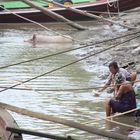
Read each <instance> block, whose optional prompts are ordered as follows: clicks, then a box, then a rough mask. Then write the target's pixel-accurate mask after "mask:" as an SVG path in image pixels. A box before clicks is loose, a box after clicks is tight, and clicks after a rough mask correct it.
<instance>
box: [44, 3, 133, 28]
mask: <svg viewBox="0 0 140 140" xmlns="http://www.w3.org/2000/svg"><path fill="white" fill-rule="evenodd" d="M44 1H46V2H50V3H53V4H54V5H57V6H59V7H62V8H65V9H67V10H70V11H73V12H75V13H77V14H81V15H84V16H87V17H90V18H94V19H99V20H104V21H107V22H110V23H113V24H117V25H120V26H122V27H125V28H128V29H136V27H130V26H127V25H124V24H121V23H117V22H115V21H113V20H110V19H106V18H103V17H101V16H97V15H95V14H91V13H88V12H87V11H82V10H79V9H76V8H72V7H71V6H65V5H63V4H60V3H58V2H54V1H53V0H44Z"/></svg>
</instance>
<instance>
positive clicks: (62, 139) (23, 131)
mask: <svg viewBox="0 0 140 140" xmlns="http://www.w3.org/2000/svg"><path fill="white" fill-rule="evenodd" d="M6 130H7V131H10V132H11V133H18V134H27V135H33V136H39V137H44V138H50V139H55V140H75V139H73V138H72V137H71V136H68V137H66V138H65V137H61V136H56V135H52V134H46V133H42V132H36V131H31V130H26V129H20V128H13V127H9V126H8V127H6Z"/></svg>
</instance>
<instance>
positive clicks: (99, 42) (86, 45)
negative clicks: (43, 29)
mask: <svg viewBox="0 0 140 140" xmlns="http://www.w3.org/2000/svg"><path fill="white" fill-rule="evenodd" d="M138 33H140V31H137V32H133V33H129V34H126V35H122V36H119V37H115V38H111V39H108V40H103V41H98V42H96V43H92V42H91V43H90V42H89V44H85V45H83V44H81V45H82V46H81V47H77V48H74V49H68V50H64V51H61V52H57V53H54V54H50V55H46V56H42V57H38V58H34V59H30V60H26V61H22V62H18V63H14V64H10V65H6V66H2V67H0V69H4V68H8V67H11V66H15V65H19V64H23V63H28V62H32V61H35V60H39V59H44V58H47V57H51V56H55V55H59V54H63V53H67V52H71V51H74V50H78V49H82V48H87V47H89V46H92V45H97V44H101V43H105V42H109V41H113V40H116V39H120V38H121V39H122V38H123V37H127V36H130V35H134V34H138Z"/></svg>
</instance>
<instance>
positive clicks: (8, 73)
mask: <svg viewBox="0 0 140 140" xmlns="http://www.w3.org/2000/svg"><path fill="white" fill-rule="evenodd" d="M35 31H36V30H35V29H34V28H30V29H28V28H25V27H24V30H22V29H21V30H17V29H1V31H0V42H1V47H0V52H1V54H0V66H1V67H2V66H6V65H9V64H14V63H18V62H22V61H26V60H30V59H34V58H39V57H43V56H47V55H49V54H53V53H57V52H59V51H63V50H66V49H72V48H74V47H76V44H41V45H37V46H36V47H33V46H32V44H30V43H27V42H24V40H26V39H29V38H30V37H31V36H32V34H33V33H34V32H35ZM38 32H40V33H41V34H43V33H44V34H45V33H46V32H45V31H43V30H40V31H39V30H38ZM88 32H89V33H88ZM88 32H87V31H85V33H84V32H83V33H81V36H80V37H81V38H85V40H86V39H88V36H85V34H86V35H87V34H90V35H91V34H93V36H94V34H95V33H94V32H93V31H92V32H90V31H88ZM64 34H65V32H64ZM71 34H73V36H75V37H76V36H77V35H76V34H78V33H76V32H75V34H74V32H73V33H71ZM82 35H83V36H82ZM96 38H97V37H96ZM76 39H77V40H79V39H80V38H78V36H77V38H76ZM83 42H84V40H83ZM83 51H87V50H83ZM80 52H82V50H79V51H76V53H80ZM78 59H79V58H78V57H77V56H76V55H75V53H74V52H70V53H64V54H60V55H55V56H51V57H46V58H44V59H39V60H36V61H31V62H28V63H23V64H20V65H15V66H11V67H7V68H4V69H0V86H1V87H2V86H3V87H9V86H11V85H15V84H17V83H19V82H22V81H26V80H28V79H30V78H33V77H35V76H38V75H42V74H44V73H46V74H44V75H43V76H41V77H39V78H37V79H34V80H31V81H29V82H27V83H24V84H21V85H20V86H18V87H17V88H24V89H30V90H17V89H15V90H13V89H9V90H6V91H4V92H1V93H0V101H1V102H5V103H8V104H12V105H15V106H18V107H22V108H26V109H29V110H32V111H36V112H41V113H45V114H48V115H54V116H57V117H62V118H65V119H70V120H74V121H77V122H80V123H85V122H87V123H88V122H89V124H90V125H91V126H93V127H97V128H105V127H106V125H105V121H94V119H97V118H102V117H105V112H104V109H103V106H102V103H103V102H104V100H105V98H106V96H104V95H102V96H101V97H94V96H93V94H92V92H91V90H87V91H61V90H63V89H72V88H77V89H78V88H79V89H80V88H84V87H85V88H86V87H91V86H92V87H94V86H97V85H99V83H101V82H103V81H100V79H99V78H98V76H99V75H101V74H102V73H103V71H104V70H103V69H105V68H106V67H103V66H102V68H101V69H100V70H99V67H98V64H97V63H95V64H92V70H90V71H88V70H87V69H88V68H87V66H86V65H85V62H84V61H81V62H78V63H76V64H73V65H70V66H68V67H65V68H63V69H59V70H56V71H54V72H52V73H48V72H50V71H52V70H54V69H56V68H59V67H62V66H64V65H67V64H69V63H71V62H73V61H76V60H78ZM97 67H98V69H97ZM47 73H48V74H47ZM38 90H40V91H38ZM51 90H52V91H51ZM57 90H60V91H57ZM12 114H13V116H14V118H15V119H16V121H17V123H18V124H19V126H20V127H21V128H25V129H31V130H34V131H40V132H45V133H52V134H57V135H61V136H67V135H71V136H73V137H74V138H76V139H80V140H85V139H88V140H91V139H92V140H93V139H97V140H98V139H99V140H101V139H103V140H105V139H106V138H103V137H100V136H96V135H93V134H89V133H86V132H83V131H79V130H76V129H73V128H69V127H66V126H62V125H59V124H54V123H52V122H46V121H42V120H38V119H35V118H30V117H27V116H22V115H19V114H16V113H12ZM91 122H92V123H91ZM24 139H26V140H28V139H29V140H31V139H38V137H33V136H26V135H25V136H24ZM42 139H43V138H42Z"/></svg>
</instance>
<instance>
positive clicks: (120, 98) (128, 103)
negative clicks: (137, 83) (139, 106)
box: [105, 73, 136, 116]
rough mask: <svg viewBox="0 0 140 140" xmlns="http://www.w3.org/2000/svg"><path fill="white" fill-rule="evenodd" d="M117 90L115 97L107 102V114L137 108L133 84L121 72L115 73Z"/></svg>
mask: <svg viewBox="0 0 140 140" xmlns="http://www.w3.org/2000/svg"><path fill="white" fill-rule="evenodd" d="M115 91H116V92H115V98H114V99H110V100H109V101H107V102H106V103H105V109H106V116H110V115H111V114H113V113H116V112H120V113H122V112H126V111H129V110H132V109H134V108H136V98H135V93H134V90H133V87H132V84H131V83H130V82H128V81H126V80H125V79H124V77H123V76H122V74H120V73H117V74H116V75H115Z"/></svg>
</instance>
